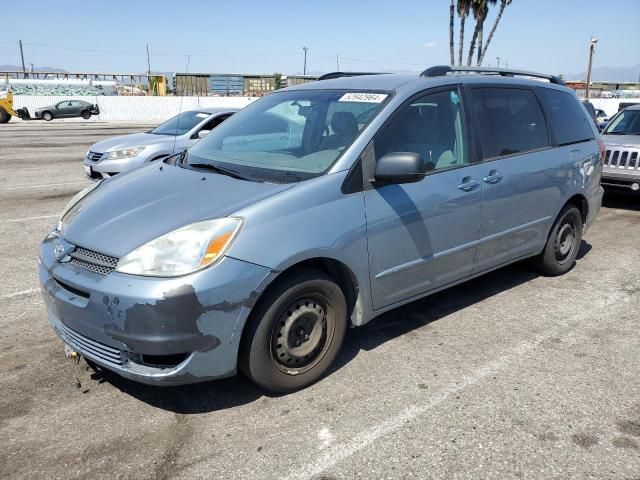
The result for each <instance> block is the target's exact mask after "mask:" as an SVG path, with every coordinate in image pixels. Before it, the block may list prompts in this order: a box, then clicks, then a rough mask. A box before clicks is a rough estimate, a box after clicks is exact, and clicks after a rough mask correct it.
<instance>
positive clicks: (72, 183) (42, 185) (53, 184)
mask: <svg viewBox="0 0 640 480" xmlns="http://www.w3.org/2000/svg"><path fill="white" fill-rule="evenodd" d="M87 182H88V181H87V180H85V181H77V182H60V183H43V184H39V185H21V186H19V187H9V188H7V190H23V189H26V188H41V187H57V186H59V185H80V184H81V183H87Z"/></svg>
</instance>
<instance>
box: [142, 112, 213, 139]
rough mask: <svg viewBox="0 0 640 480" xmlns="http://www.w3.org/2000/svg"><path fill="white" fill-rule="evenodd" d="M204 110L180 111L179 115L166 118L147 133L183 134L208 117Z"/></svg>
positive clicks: (208, 114)
mask: <svg viewBox="0 0 640 480" xmlns="http://www.w3.org/2000/svg"><path fill="white" fill-rule="evenodd" d="M210 116H211V114H210V113H206V112H182V113H181V114H180V115H176V116H175V117H173V118H171V119H169V120H167V121H166V122H164V123H163V124H162V125H160V126H158V127H156V128H154V129H153V130H151V131H150V132H149V133H154V134H156V135H184V134H185V133H187V132H188V131H189V130H191V129H192V128H193V127H195V126H196V125H198V124H199V123H200V122H202V121H203V120H205V119H207V118H209V117H210Z"/></svg>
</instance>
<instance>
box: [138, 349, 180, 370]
mask: <svg viewBox="0 0 640 480" xmlns="http://www.w3.org/2000/svg"><path fill="white" fill-rule="evenodd" d="M188 356H189V353H176V354H174V355H141V356H140V363H142V364H143V365H148V366H150V367H156V368H172V367H176V366H178V365H180V364H181V363H182V362H184V361H185V360H186V359H187V357H188Z"/></svg>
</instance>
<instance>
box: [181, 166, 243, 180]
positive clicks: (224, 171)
mask: <svg viewBox="0 0 640 480" xmlns="http://www.w3.org/2000/svg"><path fill="white" fill-rule="evenodd" d="M187 166H188V167H191V168H194V169H200V170H210V171H212V172H216V173H219V174H221V175H227V176H228V177H231V178H237V179H238V180H251V179H250V178H248V177H245V176H243V175H241V174H240V173H238V172H236V171H235V170H231V169H228V168H224V167H220V166H218V165H214V164H213V163H188V164H187Z"/></svg>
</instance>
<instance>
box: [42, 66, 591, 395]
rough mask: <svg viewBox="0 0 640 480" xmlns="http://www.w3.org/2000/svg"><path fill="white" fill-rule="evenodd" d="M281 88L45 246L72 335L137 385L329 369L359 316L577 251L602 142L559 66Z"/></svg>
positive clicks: (103, 192) (89, 193) (571, 258)
mask: <svg viewBox="0 0 640 480" xmlns="http://www.w3.org/2000/svg"><path fill="white" fill-rule="evenodd" d="M331 77H334V78H333V79H327V80H324V79H323V80H321V81H318V82H313V83H307V84H304V85H298V86H295V87H292V88H287V89H284V90H281V91H277V92H274V93H272V94H270V95H267V96H265V97H263V98H262V99H260V100H258V101H256V102H254V103H252V104H251V105H249V106H248V107H246V108H244V109H243V110H241V111H240V112H238V113H237V114H235V115H234V116H233V117H231V118H230V119H229V120H227V121H225V122H224V123H222V124H221V125H220V126H219V127H218V128H216V129H215V130H213V131H212V132H211V133H210V134H209V135H208V136H207V137H205V138H204V139H203V140H202V141H200V142H199V143H197V144H196V145H195V146H193V147H192V148H190V149H189V150H188V151H187V152H186V153H182V154H180V155H179V156H174V157H172V158H170V159H168V160H167V161H165V162H162V163H154V164H150V165H148V166H146V167H142V168H140V169H136V170H134V171H132V172H130V173H127V174H125V175H121V176H120V175H118V176H116V177H113V178H108V179H106V180H104V181H102V182H100V183H97V184H95V185H92V186H91V187H90V188H89V189H87V190H85V191H83V192H81V193H80V194H79V195H78V196H77V197H76V198H74V199H73V200H72V202H71V203H70V204H69V205H68V207H67V208H66V209H65V211H64V212H63V214H62V217H61V220H60V222H59V224H58V226H57V227H56V229H55V230H54V231H53V232H51V234H49V235H48V236H47V238H46V239H45V240H44V241H43V243H42V245H41V248H40V259H39V274H40V281H41V284H42V290H43V293H44V299H45V302H46V305H47V310H48V315H49V321H50V323H51V325H52V326H53V328H54V329H55V331H56V332H57V334H58V335H59V336H60V338H61V339H62V340H63V341H64V342H65V343H66V344H67V346H68V348H71V349H72V350H73V351H76V352H78V353H79V354H80V355H82V356H84V357H85V358H86V359H87V360H88V361H90V362H92V363H93V364H95V365H97V366H99V367H101V368H106V369H109V370H113V371H115V372H117V373H118V374H120V375H122V376H124V377H127V378H130V379H133V380H136V381H140V382H145V383H150V384H159V385H174V384H183V383H192V382H200V381H205V380H211V379H217V378H222V377H227V376H230V375H234V374H235V373H236V371H237V369H238V367H239V368H240V369H241V371H242V372H244V374H245V375H247V376H248V377H249V378H251V379H252V380H253V381H255V382H256V383H257V384H259V385H261V386H263V387H264V388H266V389H269V390H271V391H275V392H288V391H293V390H296V389H299V388H302V387H304V386H307V385H309V384H311V383H313V382H314V381H316V380H318V379H319V378H321V377H322V375H323V374H324V373H325V372H326V371H327V369H328V367H329V366H330V365H331V363H332V362H333V361H334V359H335V358H336V356H337V354H338V352H339V350H340V347H341V345H342V342H343V339H344V337H345V334H346V331H347V327H350V326H359V325H362V324H364V323H366V322H368V321H370V320H371V319H373V318H374V317H376V316H377V315H380V314H381V313H382V312H385V311H387V310H390V309H392V308H395V307H397V306H399V305H403V304H405V303H407V302H411V301H413V300H416V299H418V298H421V297H424V296H426V295H429V294H431V293H433V292H436V291H439V290H442V289H444V288H448V287H450V286H452V285H456V284H458V283H461V282H464V281H466V280H468V279H470V278H473V277H476V276H478V275H482V274H483V273H486V272H488V271H491V270H494V269H497V268H500V267H502V266H504V265H507V264H510V263H512V262H516V261H519V260H522V259H526V258H531V259H532V264H533V265H534V266H535V267H536V268H537V269H538V270H539V271H540V272H542V273H543V274H546V275H560V274H563V273H565V272H567V271H568V270H569V269H571V268H572V266H573V265H574V263H575V259H576V254H577V251H578V249H579V246H580V242H581V238H582V234H583V232H584V231H585V229H586V228H587V227H588V226H589V225H591V224H592V223H593V221H594V219H595V218H596V215H597V214H598V211H599V209H600V204H601V201H602V193H603V190H602V188H601V187H600V176H601V172H602V155H603V144H602V142H601V141H600V140H599V136H598V132H597V130H596V127H595V125H594V124H593V122H592V121H590V119H589V116H588V114H587V112H586V110H585V109H584V107H583V106H582V104H581V103H580V102H579V100H578V98H577V97H576V95H575V93H574V92H573V91H572V90H570V89H568V88H566V87H564V86H563V85H562V81H561V80H560V79H558V78H556V77H553V76H547V75H541V74H536V73H531V72H520V71H512V70H495V69H481V68H480V69H478V68H467V67H463V68H456V67H432V68H429V69H427V70H425V71H424V72H423V73H422V74H421V75H396V74H393V75H347V74H339V73H338V74H332V75H331Z"/></svg>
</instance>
